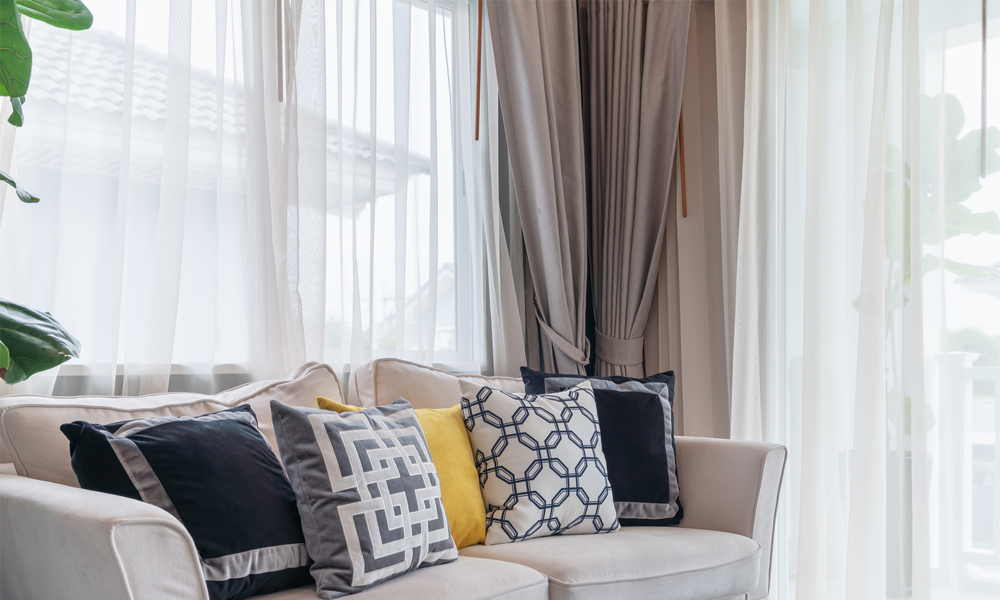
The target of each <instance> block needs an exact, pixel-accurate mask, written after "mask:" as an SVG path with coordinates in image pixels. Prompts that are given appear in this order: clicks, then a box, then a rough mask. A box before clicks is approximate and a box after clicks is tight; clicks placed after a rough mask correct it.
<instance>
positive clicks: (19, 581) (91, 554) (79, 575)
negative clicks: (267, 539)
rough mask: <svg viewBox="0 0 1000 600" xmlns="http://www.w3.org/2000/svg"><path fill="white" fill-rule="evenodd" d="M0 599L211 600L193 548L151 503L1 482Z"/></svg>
mask: <svg viewBox="0 0 1000 600" xmlns="http://www.w3.org/2000/svg"><path fill="white" fill-rule="evenodd" d="M0 596H2V597H4V598H18V599H20V600H51V599H53V598H75V599H79V600H175V599H176V600H207V599H208V590H207V589H206V586H205V580H204V578H203V575H202V572H201V562H200V560H199V558H198V551H197V550H196V549H195V546H194V542H193V541H192V540H191V536H190V535H189V534H188V532H187V530H186V529H184V526H183V525H181V523H180V522H178V521H177V519H175V518H174V517H172V516H171V515H170V514H168V513H167V512H166V511H163V510H161V509H159V508H157V507H155V506H153V505H151V504H145V503H143V502H139V501H136V500H132V499H129V498H122V497H119V496H113V495H110V494H101V493H99V492H91V491H87V490H82V489H79V488H72V487H68V486H65V485H60V484H57V483H49V482H46V481H37V480H34V479H28V478H26V477H18V476H17V475H0Z"/></svg>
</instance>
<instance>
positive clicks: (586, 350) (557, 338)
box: [535, 304, 590, 365]
mask: <svg viewBox="0 0 1000 600" xmlns="http://www.w3.org/2000/svg"><path fill="white" fill-rule="evenodd" d="M535 318H536V319H538V325H539V326H540V327H541V328H542V331H544V332H545V335H546V336H548V338H549V340H551V341H552V343H553V344H555V346H556V348H559V350H561V351H562V353H563V354H565V355H566V356H568V357H570V359H571V360H573V361H574V362H576V363H578V364H581V365H588V364H590V340H589V339H587V338H583V341H584V346H583V350H582V351H581V350H580V349H579V348H577V347H576V346H574V345H573V344H571V343H570V342H569V340H567V339H566V338H564V337H563V336H561V335H559V334H558V333H557V332H556V330H555V329H552V328H551V327H549V324H548V323H546V322H545V319H543V318H542V313H541V312H539V311H538V305H537V304H536V305H535Z"/></svg>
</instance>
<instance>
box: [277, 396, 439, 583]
mask: <svg viewBox="0 0 1000 600" xmlns="http://www.w3.org/2000/svg"><path fill="white" fill-rule="evenodd" d="M271 415H272V421H273V422H274V426H275V433H276V437H277V439H278V449H279V450H280V452H281V458H282V461H283V462H284V463H285V469H286V470H287V471H288V477H289V479H291V481H292V487H293V488H294V489H295V494H296V496H297V497H298V505H299V514H300V515H301V517H302V524H303V529H304V531H305V535H306V547H307V548H308V550H309V556H310V557H311V558H312V559H313V560H314V561H315V562H314V563H313V566H312V575H313V578H314V579H315V580H316V592H317V594H318V595H319V596H320V597H321V598H324V599H326V600H329V599H332V598H338V597H340V596H342V595H344V594H352V593H355V592H360V591H362V590H364V589H367V588H369V587H372V586H373V585H376V584H378V583H381V582H383V581H385V580H387V579H390V578H392V577H396V576H398V575H402V574H403V573H407V572H409V571H413V570H414V569H418V568H420V567H427V566H432V565H437V564H441V563H446V562H451V561H453V560H455V559H456V558H458V550H457V549H456V548H455V542H454V541H452V539H451V535H450V534H449V532H448V518H447V517H446V516H445V511H444V506H443V504H442V503H441V489H440V484H439V482H438V477H437V471H436V470H435V468H434V463H433V462H432V461H431V457H430V453H429V452H428V451H427V443H426V441H425V440H424V434H423V431H422V430H421V428H420V423H419V421H417V416H416V415H415V414H414V413H413V409H412V408H411V407H410V404H409V403H408V402H406V401H405V400H403V399H402V398H401V399H399V400H397V401H396V402H394V403H393V404H391V405H389V406H378V407H374V408H366V409H364V410H358V411H350V412H345V413H342V414H340V413H336V412H330V411H327V410H320V409H316V408H295V407H291V406H288V405H286V404H282V403H281V402H278V401H274V402H271Z"/></svg>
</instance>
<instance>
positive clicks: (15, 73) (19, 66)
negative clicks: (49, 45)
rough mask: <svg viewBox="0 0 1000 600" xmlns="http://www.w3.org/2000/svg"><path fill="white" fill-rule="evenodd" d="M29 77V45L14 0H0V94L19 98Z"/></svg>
mask: <svg viewBox="0 0 1000 600" xmlns="http://www.w3.org/2000/svg"><path fill="white" fill-rule="evenodd" d="M30 79H31V46H29V45H28V40H27V39H25V37H24V32H23V31H21V18H20V16H19V14H18V12H17V3H16V2H14V0H0V96H10V97H11V98H21V97H23V96H24V95H25V94H27V93H28V81H29V80H30Z"/></svg>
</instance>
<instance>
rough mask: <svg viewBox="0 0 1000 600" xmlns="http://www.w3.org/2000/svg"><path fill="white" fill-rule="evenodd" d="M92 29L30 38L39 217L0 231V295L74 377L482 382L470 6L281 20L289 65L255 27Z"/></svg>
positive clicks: (201, 11)
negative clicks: (40, 320)
mask: <svg viewBox="0 0 1000 600" xmlns="http://www.w3.org/2000/svg"><path fill="white" fill-rule="evenodd" d="M88 5H89V6H90V8H91V10H92V12H93V13H94V17H95V18H94V26H93V28H92V29H90V30H88V31H82V32H68V31H64V30H59V29H54V28H51V27H48V26H46V25H45V24H40V23H34V24H33V27H32V29H31V32H30V40H31V44H32V48H33V51H34V71H33V75H32V82H31V87H30V90H29V94H28V101H27V102H28V103H27V105H26V120H25V126H24V127H23V128H22V129H20V130H18V131H17V133H16V140H15V145H14V156H13V162H12V170H13V171H14V172H15V174H16V176H17V177H18V179H19V181H20V183H21V184H22V185H23V186H24V187H26V188H27V189H29V190H31V191H32V192H34V193H35V194H36V195H38V196H40V197H41V198H42V201H41V203H40V204H37V205H31V206H29V205H21V203H19V202H16V201H12V200H11V198H12V197H13V196H12V195H7V200H6V202H5V203H4V205H3V206H2V207H0V208H2V213H0V215H2V221H0V254H2V255H3V256H4V257H5V260H4V261H3V262H4V263H5V264H3V265H2V266H0V295H2V296H3V297H7V298H10V299H12V300H14V301H17V302H21V303H24V304H27V305H30V306H33V307H36V308H39V309H42V310H48V311H50V312H52V313H53V314H54V315H55V316H56V317H57V318H58V319H59V320H60V321H61V322H62V323H63V325H65V326H66V328H67V329H69V330H70V331H71V332H72V333H73V334H74V335H75V336H76V337H77V338H79V339H80V341H81V342H82V347H83V350H82V356H81V358H80V359H79V361H74V362H75V363H76V364H78V365H84V366H85V367H86V368H85V369H84V371H85V372H87V373H91V372H97V373H105V372H108V371H106V370H105V368H111V366H112V365H119V367H118V371H117V372H118V374H119V375H121V374H122V368H124V370H125V373H126V374H129V375H131V374H138V375H139V376H140V378H142V377H146V376H147V375H149V374H150V373H151V372H156V373H159V374H160V375H163V376H164V377H165V375H164V374H165V373H167V374H168V373H169V372H170V370H171V365H173V372H174V374H177V373H178V372H191V373H205V372H218V371H220V369H221V370H223V371H225V370H226V369H225V367H222V365H233V366H234V367H233V368H235V369H236V370H242V369H243V368H245V367H247V366H249V369H250V374H251V376H253V377H254V378H262V377H270V376H279V375H282V374H283V373H285V372H287V371H288V370H290V369H291V368H294V367H295V366H297V364H299V363H300V362H302V361H304V360H321V361H325V362H329V363H330V364H332V365H334V366H335V367H337V368H340V367H342V366H347V367H346V368H349V365H352V364H353V365H355V366H356V365H358V364H360V363H362V362H365V361H367V360H369V359H372V358H377V357H381V356H396V357H401V358H407V359H410V360H414V361H418V362H422V363H436V364H443V365H445V366H447V367H449V368H453V369H457V370H467V371H478V370H479V369H480V365H481V364H482V361H483V350H482V347H483V338H484V336H483V334H482V328H483V314H484V311H485V308H484V306H485V303H484V301H483V292H482V290H483V279H482V278H483V268H482V251H481V248H480V244H481V238H480V229H481V226H480V224H479V221H477V220H476V219H477V218H478V217H477V216H476V210H475V209H474V208H473V207H470V196H471V193H472V190H474V189H476V188H475V181H474V178H475V174H474V172H473V171H474V169H473V168H472V164H471V162H472V161H471V158H466V157H471V155H470V153H469V151H468V149H467V148H463V146H462V144H461V142H460V140H461V136H470V138H471V135H472V133H471V127H470V126H469V123H470V122H471V114H470V111H471V108H472V102H471V96H470V89H469V86H468V84H467V81H468V79H467V77H468V73H465V74H464V75H463V74H462V71H461V69H462V68H464V69H465V70H466V71H468V70H469V69H470V68H473V69H474V66H475V62H474V58H473V59H472V60H470V48H472V44H473V40H474V37H470V35H469V34H470V29H469V27H468V23H469V20H470V12H471V13H472V15H473V16H472V17H471V18H473V19H474V7H473V8H470V5H469V3H468V2H467V0H460V1H459V2H455V1H450V0H438V1H437V2H436V3H434V2H430V3H429V2H422V1H419V0H413V1H412V2H404V1H394V2H383V1H381V0H379V1H378V2H369V1H367V0H361V1H356V2H352V1H345V2H342V3H341V2H338V3H326V2H322V1H320V0H302V1H301V2H298V1H296V2H286V3H285V11H286V12H285V15H284V19H285V20H284V29H283V36H284V37H283V39H284V40H285V42H286V43H285V44H284V46H280V45H279V42H278V40H277V39H276V37H277V34H276V32H277V21H276V15H275V6H274V5H273V4H264V3H257V2H239V1H237V0H232V1H231V2H229V3H227V4H225V6H223V7H221V8H220V7H218V6H215V5H213V9H212V10H208V8H209V7H208V6H207V5H202V4H200V3H193V5H191V6H185V5H184V4H183V3H180V2H172V3H167V2H150V3H146V2H140V3H136V4H135V7H134V10H135V13H134V15H132V14H130V13H129V12H128V4H127V3H122V2H119V1H118V0H92V1H90V2H88ZM295 11H300V13H301V14H300V13H299V12H295ZM430 15H433V19H431V18H430ZM473 35H474V32H473ZM432 36H433V37H432ZM133 39H134V45H132V44H133ZM288 40H294V41H295V43H294V44H292V43H288ZM279 47H282V48H283V53H281V54H279V53H277V49H278V48H279ZM279 64H280V65H281V67H282V69H283V74H284V76H285V79H284V81H286V85H284V86H279V85H278V82H279V81H282V78H281V77H280V76H279V74H278V72H277V68H278V65H279ZM289 73H294V74H295V76H294V77H290V76H289ZM463 77H465V78H466V79H465V80H464V81H465V83H463ZM293 80H294V83H293V82H292V81H293ZM278 87H282V90H283V92H284V93H285V94H286V95H287V97H286V98H285V99H284V101H283V102H280V103H279V102H278V100H277V93H278V90H277V88H278ZM461 90H464V93H463V91H461ZM473 93H474V91H473ZM463 103H464V104H463ZM324 175H325V177H324ZM70 364H73V363H70ZM102 365H103V366H102ZM181 365H182V367H180V366H181ZM122 366H123V367H122ZM133 367H134V368H133ZM93 369H97V371H92V370H93ZM69 370H72V369H69ZM164 381H165V379H164ZM151 385H153V387H148V386H145V384H141V385H140V388H141V389H142V390H143V391H153V390H154V388H155V387H156V385H158V384H151ZM164 385H165V384H164ZM88 389H90V390H91V391H95V388H88ZM104 391H107V390H106V389H105V390H104ZM135 391H136V390H135V389H134V388H127V389H125V392H126V393H135Z"/></svg>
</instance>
